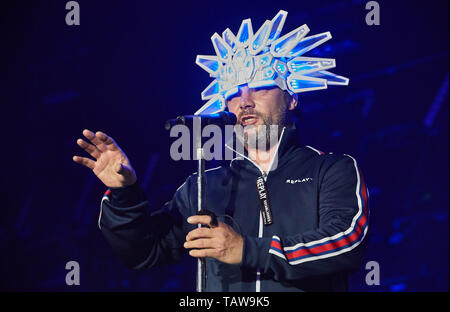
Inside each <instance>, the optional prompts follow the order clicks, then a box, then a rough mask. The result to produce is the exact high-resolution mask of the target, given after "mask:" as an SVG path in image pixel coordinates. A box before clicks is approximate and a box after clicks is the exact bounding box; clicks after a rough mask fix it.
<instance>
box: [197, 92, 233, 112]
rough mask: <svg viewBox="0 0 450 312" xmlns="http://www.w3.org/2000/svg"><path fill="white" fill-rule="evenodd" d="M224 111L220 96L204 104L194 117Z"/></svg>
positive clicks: (223, 101) (223, 103)
mask: <svg viewBox="0 0 450 312" xmlns="http://www.w3.org/2000/svg"><path fill="white" fill-rule="evenodd" d="M224 109H225V100H224V99H223V97H221V96H217V95H216V96H214V97H213V98H211V99H210V100H209V101H208V102H206V103H205V105H203V106H202V107H201V108H200V109H199V110H198V111H196V112H195V114H194V115H204V114H215V113H218V112H221V111H223V110H224Z"/></svg>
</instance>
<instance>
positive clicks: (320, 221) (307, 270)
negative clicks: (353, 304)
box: [73, 11, 369, 292]
mask: <svg viewBox="0 0 450 312" xmlns="http://www.w3.org/2000/svg"><path fill="white" fill-rule="evenodd" d="M286 15H287V12H285V11H280V12H279V13H278V14H277V15H276V16H275V17H274V18H273V19H272V20H270V21H269V20H268V21H266V22H265V23H264V24H263V25H262V26H261V28H260V29H259V30H258V31H257V32H256V33H255V34H253V30H252V25H251V22H250V20H249V19H246V20H244V21H243V22H242V24H241V27H240V29H239V31H238V33H237V35H234V34H233V33H232V32H231V31H230V30H229V29H227V30H225V31H224V32H223V34H222V36H220V35H218V34H214V35H213V36H212V38H211V39H212V42H213V46H214V49H215V51H216V55H215V56H203V55H199V56H198V57H197V60H196V63H197V64H198V65H200V66H201V67H202V68H203V69H205V70H206V71H207V72H208V73H209V74H210V75H211V76H212V77H213V78H215V79H214V81H213V82H212V83H211V84H210V85H209V86H208V87H207V88H206V89H205V90H204V91H203V92H202V98H203V99H205V100H208V102H207V103H206V104H205V105H204V106H203V107H202V108H200V109H199V110H198V111H197V112H196V114H197V115H202V114H210V113H215V112H219V111H222V110H228V111H229V112H232V113H234V114H235V115H236V116H237V125H236V129H237V130H236V131H235V136H234V140H233V142H232V144H230V142H228V144H227V146H226V148H229V149H231V150H233V151H234V153H235V155H236V157H235V158H234V159H233V160H232V161H231V163H230V165H229V166H221V167H219V168H216V169H213V170H209V171H207V172H206V180H207V184H206V187H205V193H206V195H205V196H206V197H205V202H206V209H207V210H208V211H210V212H211V215H197V184H196V174H193V175H191V176H190V177H188V178H187V179H186V182H185V183H184V184H183V185H181V186H180V187H179V188H178V190H177V191H176V192H175V194H174V196H173V198H172V200H171V201H170V202H168V203H167V204H166V205H165V206H164V207H163V208H162V209H161V210H154V209H152V210H151V209H150V207H149V205H148V201H147V200H146V195H145V194H144V192H143V191H142V190H141V188H140V187H139V183H138V179H137V175H136V173H135V171H134V170H133V167H132V166H131V163H130V161H129V160H128V158H127V156H126V155H125V153H124V152H123V151H122V150H121V149H120V147H119V146H118V145H117V144H116V142H115V141H114V140H113V139H112V138H110V137H109V136H108V135H106V134H105V133H103V132H100V131H99V132H96V133H94V132H91V131H89V130H84V131H83V135H84V136H85V137H86V138H87V140H88V141H89V142H88V141H85V140H82V139H79V140H78V141H77V143H78V145H79V146H80V147H81V148H83V149H84V150H85V151H86V152H88V153H89V154H90V155H91V156H92V157H93V158H94V159H90V158H86V157H79V156H74V158H73V160H74V161H75V162H77V163H79V164H82V165H84V166H86V167H88V168H90V169H92V171H93V172H94V174H95V175H96V176H97V177H98V178H99V179H100V180H101V181H102V182H103V183H104V184H105V186H106V187H108V190H107V192H106V193H105V195H104V197H103V199H102V203H101V212H100V217H99V227H100V228H101V231H102V233H103V234H104V236H105V237H106V239H107V241H108V242H109V244H110V245H111V247H112V248H113V249H114V250H115V252H116V253H117V254H118V255H119V256H120V257H121V259H123V261H124V262H125V263H126V264H127V266H129V267H131V268H134V269H138V270H143V269H149V268H151V267H154V266H156V265H158V264H162V263H164V264H166V263H169V262H173V261H177V260H179V259H180V258H181V257H182V256H183V255H184V254H185V253H186V252H188V253H189V255H190V256H192V257H195V258H205V259H206V274H207V282H206V291H257V292H258V291H345V290H347V277H348V274H349V273H350V272H352V271H354V270H357V269H358V268H359V266H360V264H361V261H362V257H363V253H364V248H365V245H366V243H367V232H368V226H369V208H368V192H367V188H366V185H365V182H364V178H363V176H362V173H361V169H360V168H359V166H358V164H357V162H356V160H355V159H353V158H352V157H351V156H348V155H334V154H331V153H329V154H325V153H323V152H321V151H319V150H317V149H314V148H312V147H310V146H305V145H302V144H301V143H300V139H299V134H298V130H297V127H296V122H295V120H296V119H295V117H294V116H295V115H294V111H296V110H297V109H298V108H297V105H298V94H299V93H301V92H306V91H312V90H320V89H326V88H327V86H328V85H347V84H348V79H347V78H344V77H342V76H338V75H335V74H333V73H331V72H328V71H327V69H330V68H333V67H335V61H334V60H333V59H325V58H313V57H305V56H303V55H304V54H305V53H307V52H308V51H310V50H311V49H313V48H315V47H317V46H318V45H320V44H322V43H323V42H325V41H327V40H328V39H330V38H331V35H330V33H329V32H326V33H322V34H318V35H312V36H306V35H307V33H308V32H309V29H308V27H307V26H306V25H303V26H300V27H299V28H297V29H295V30H293V31H291V32H289V33H288V34H286V35H284V36H282V37H280V33H281V29H282V27H283V25H284V22H285V19H286ZM239 129H240V130H239ZM274 129H275V130H274ZM274 132H275V137H276V140H275V144H270V141H271V140H269V137H270V136H272V137H273V135H274ZM263 133H265V135H263ZM269 134H270V135H269ZM239 142H240V143H241V144H243V146H244V149H243V150H244V152H243V153H241V152H239V151H238V150H237V149H236V148H235V145H236V144H239ZM252 142H253V143H252ZM255 142H256V143H255ZM262 143H264V144H262ZM216 216H217V219H218V220H219V221H218V222H215V220H214V219H216ZM198 224H201V225H204V226H203V227H200V228H199V227H198Z"/></svg>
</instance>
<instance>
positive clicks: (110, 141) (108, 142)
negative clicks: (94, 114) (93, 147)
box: [95, 131, 120, 151]
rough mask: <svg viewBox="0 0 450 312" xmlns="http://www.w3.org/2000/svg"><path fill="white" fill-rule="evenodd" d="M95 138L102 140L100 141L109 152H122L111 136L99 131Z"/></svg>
mask: <svg viewBox="0 0 450 312" xmlns="http://www.w3.org/2000/svg"><path fill="white" fill-rule="evenodd" d="M95 136H96V137H98V138H99V139H100V141H102V142H103V143H104V144H105V145H106V147H107V148H108V149H109V150H111V151H118V150H120V148H119V146H118V145H117V144H116V142H115V141H114V140H113V139H112V138H111V137H110V136H108V135H107V134H106V133H104V132H101V131H97V132H96V133H95Z"/></svg>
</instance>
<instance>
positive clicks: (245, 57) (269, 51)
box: [195, 10, 349, 115]
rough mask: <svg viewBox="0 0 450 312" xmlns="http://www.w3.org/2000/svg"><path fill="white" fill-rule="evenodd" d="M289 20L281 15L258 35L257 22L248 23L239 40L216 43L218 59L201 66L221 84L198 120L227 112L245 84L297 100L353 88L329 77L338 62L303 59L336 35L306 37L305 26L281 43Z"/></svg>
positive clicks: (209, 92) (216, 38) (202, 60)
mask: <svg viewBox="0 0 450 312" xmlns="http://www.w3.org/2000/svg"><path fill="white" fill-rule="evenodd" d="M286 16H287V12H286V11H283V10H281V11H280V12H278V14H277V15H276V16H275V17H274V18H273V19H272V20H271V21H269V20H267V21H265V22H264V24H263V25H262V26H261V28H259V30H258V31H257V32H256V33H255V34H253V28H252V23H251V20H250V19H245V20H243V21H242V24H241V27H240V28H239V31H238V33H237V35H236V36H235V35H234V34H233V33H232V32H231V30H230V29H228V28H227V29H226V30H225V31H224V32H223V34H222V36H220V35H219V34H217V33H215V34H214V35H213V36H212V37H211V40H212V43H213V46H214V50H215V51H216V55H214V56H212V55H197V59H196V61H195V63H196V64H197V65H199V66H200V67H201V68H203V69H204V70H206V71H207V72H208V73H209V74H210V76H211V77H213V78H215V79H214V81H213V82H211V83H210V84H209V85H208V86H207V87H206V89H205V90H203V92H202V93H201V95H202V100H208V102H207V103H206V104H205V105H203V106H202V107H201V108H200V109H199V110H198V111H197V112H196V113H195V114H196V115H198V114H213V113H216V112H219V111H223V110H224V109H225V105H226V104H225V101H226V99H228V98H229V97H230V96H232V95H234V94H236V93H238V92H239V86H240V85H243V84H248V87H249V88H258V87H270V86H278V87H279V88H280V89H282V90H286V91H288V92H289V93H290V94H291V95H292V94H295V93H300V92H306V91H313V90H320V89H326V88H327V86H328V85H344V86H346V85H348V81H349V80H348V78H345V77H342V76H338V75H335V74H333V73H330V72H329V71H327V69H330V68H334V67H335V66H336V62H335V60H334V59H329V58H316V57H304V56H302V55H303V54H305V53H306V52H308V51H310V50H312V49H314V48H315V47H317V46H319V45H321V44H322V43H324V42H325V41H327V40H329V39H331V34H330V32H325V33H321V34H318V35H313V36H309V37H305V36H306V34H307V33H308V32H309V28H308V26H306V24H305V25H302V26H300V27H298V28H297V29H294V30H293V31H291V32H290V33H288V34H286V35H284V36H282V37H280V33H281V30H282V28H283V25H284V22H285V20H286Z"/></svg>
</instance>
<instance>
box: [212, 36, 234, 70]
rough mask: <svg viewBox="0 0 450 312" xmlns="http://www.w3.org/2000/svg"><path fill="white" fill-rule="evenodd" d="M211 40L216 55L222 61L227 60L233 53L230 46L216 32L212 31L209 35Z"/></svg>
mask: <svg viewBox="0 0 450 312" xmlns="http://www.w3.org/2000/svg"><path fill="white" fill-rule="evenodd" d="M211 41H212V43H213V46H214V50H215V51H216V54H217V57H218V58H219V60H221V61H222V62H224V63H225V62H226V61H227V60H229V59H230V58H231V56H232V54H233V50H232V49H231V47H230V46H229V45H228V44H227V43H226V42H225V41H224V40H223V39H222V37H220V36H219V34H218V33H214V35H212V37H211Z"/></svg>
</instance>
